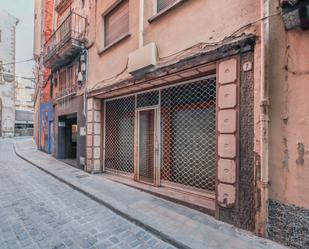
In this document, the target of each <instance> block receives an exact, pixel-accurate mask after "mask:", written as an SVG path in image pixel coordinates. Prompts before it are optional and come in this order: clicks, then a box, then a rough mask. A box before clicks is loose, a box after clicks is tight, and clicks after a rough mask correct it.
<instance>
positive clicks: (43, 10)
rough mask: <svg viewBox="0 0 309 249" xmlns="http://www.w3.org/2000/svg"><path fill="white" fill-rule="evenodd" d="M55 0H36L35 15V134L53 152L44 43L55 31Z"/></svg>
mask: <svg viewBox="0 0 309 249" xmlns="http://www.w3.org/2000/svg"><path fill="white" fill-rule="evenodd" d="M53 16H54V0H36V1H35V16H34V31H35V32H34V58H35V61H36V70H35V77H36V90H35V94H34V107H35V113H36V114H35V115H36V116H35V124H34V134H35V137H36V142H37V145H38V148H39V149H40V150H43V151H45V152H47V153H52V152H53V102H52V93H51V89H52V88H51V81H50V74H51V72H50V69H49V68H47V67H45V66H44V63H43V57H44V44H45V42H46V41H47V40H48V39H50V37H51V35H52V32H53Z"/></svg>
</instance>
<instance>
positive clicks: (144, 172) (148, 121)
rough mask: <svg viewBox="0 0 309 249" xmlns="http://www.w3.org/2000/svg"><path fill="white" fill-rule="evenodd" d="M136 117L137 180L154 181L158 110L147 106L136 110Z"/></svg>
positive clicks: (152, 182) (156, 156)
mask: <svg viewBox="0 0 309 249" xmlns="http://www.w3.org/2000/svg"><path fill="white" fill-rule="evenodd" d="M137 118H138V164H137V166H138V168H137V171H138V174H137V175H138V180H139V181H141V182H145V183H150V184H155V183H156V180H157V179H156V178H157V177H156V175H157V174H156V171H157V166H156V165H157V161H158V159H157V158H158V129H157V128H158V125H157V120H158V110H157V108H147V109H142V110H138V111H137Z"/></svg>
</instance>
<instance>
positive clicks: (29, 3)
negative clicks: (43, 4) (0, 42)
mask: <svg viewBox="0 0 309 249" xmlns="http://www.w3.org/2000/svg"><path fill="white" fill-rule="evenodd" d="M0 9H3V10H5V11H7V12H8V13H10V14H12V15H13V16H15V17H16V18H17V19H19V23H18V25H17V31H16V61H22V60H27V59H31V58H33V21H34V0H0ZM33 66H34V62H33V61H30V62H26V63H20V64H19V63H18V64H16V76H19V77H20V76H22V77H30V78H33ZM17 79H18V80H19V81H22V79H20V78H17Z"/></svg>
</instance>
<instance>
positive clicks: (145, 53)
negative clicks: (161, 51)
mask: <svg viewBox="0 0 309 249" xmlns="http://www.w3.org/2000/svg"><path fill="white" fill-rule="evenodd" d="M128 57H129V58H128V59H129V60H128V71H129V73H135V72H136V71H138V70H141V69H145V68H148V67H153V66H156V65H157V47H156V45H155V43H153V42H151V43H149V44H147V45H145V46H144V47H142V48H139V49H137V50H135V51H133V52H131V53H130V54H129V55H128Z"/></svg>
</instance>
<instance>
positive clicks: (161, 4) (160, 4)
mask: <svg viewBox="0 0 309 249" xmlns="http://www.w3.org/2000/svg"><path fill="white" fill-rule="evenodd" d="M176 1H177V0H158V1H157V12H159V11H161V10H163V9H165V8H166V7H168V6H169V5H171V4H173V3H175V2H176Z"/></svg>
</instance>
